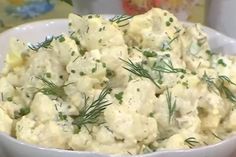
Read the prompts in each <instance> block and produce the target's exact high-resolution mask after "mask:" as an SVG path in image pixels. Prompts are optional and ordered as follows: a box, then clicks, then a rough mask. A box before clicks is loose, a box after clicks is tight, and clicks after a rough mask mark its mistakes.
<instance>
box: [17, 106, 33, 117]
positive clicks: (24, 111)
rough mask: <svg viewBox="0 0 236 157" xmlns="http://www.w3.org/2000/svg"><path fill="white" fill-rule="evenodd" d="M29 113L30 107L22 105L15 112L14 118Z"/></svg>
mask: <svg viewBox="0 0 236 157" xmlns="http://www.w3.org/2000/svg"><path fill="white" fill-rule="evenodd" d="M29 113H30V108H29V107H23V108H21V109H20V111H16V112H15V119H18V118H21V117H23V116H25V115H27V114H29Z"/></svg>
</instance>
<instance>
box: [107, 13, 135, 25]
mask: <svg viewBox="0 0 236 157" xmlns="http://www.w3.org/2000/svg"><path fill="white" fill-rule="evenodd" d="M132 17H133V16H128V15H118V16H115V17H113V18H111V19H110V21H111V22H115V23H117V24H118V26H119V27H124V26H127V25H128V24H129V20H130V19H131V18H132Z"/></svg>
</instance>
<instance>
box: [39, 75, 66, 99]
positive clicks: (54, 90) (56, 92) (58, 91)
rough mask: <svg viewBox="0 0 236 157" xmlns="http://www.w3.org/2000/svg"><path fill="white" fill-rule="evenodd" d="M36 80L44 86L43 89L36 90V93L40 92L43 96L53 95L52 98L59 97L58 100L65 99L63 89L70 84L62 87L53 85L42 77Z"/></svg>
mask: <svg viewBox="0 0 236 157" xmlns="http://www.w3.org/2000/svg"><path fill="white" fill-rule="evenodd" d="M36 78H37V79H39V80H41V81H42V82H43V84H44V87H42V88H40V89H38V91H37V92H41V93H43V94H45V95H53V96H56V97H60V98H65V97H66V93H65V90H64V87H66V86H68V85H69V84H71V83H69V84H66V85H62V86H58V85H56V84H55V83H53V82H52V81H51V80H48V79H46V78H45V77H43V76H38V77H36Z"/></svg>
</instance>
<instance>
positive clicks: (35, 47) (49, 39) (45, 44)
mask: <svg viewBox="0 0 236 157" xmlns="http://www.w3.org/2000/svg"><path fill="white" fill-rule="evenodd" d="M53 39H54V37H53V36H46V38H45V40H44V41H43V42H41V43H37V44H35V45H33V44H31V43H29V44H28V47H29V48H30V49H31V50H33V51H38V50H39V49H40V48H42V47H44V48H48V47H50V45H51V42H52V41H53Z"/></svg>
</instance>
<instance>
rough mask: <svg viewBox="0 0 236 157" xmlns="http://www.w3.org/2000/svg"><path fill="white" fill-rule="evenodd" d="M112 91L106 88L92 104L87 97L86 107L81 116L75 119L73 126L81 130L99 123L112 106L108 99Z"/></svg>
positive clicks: (85, 100)
mask: <svg viewBox="0 0 236 157" xmlns="http://www.w3.org/2000/svg"><path fill="white" fill-rule="evenodd" d="M110 91H111V89H110V88H107V87H106V88H104V89H103V90H102V91H101V93H100V94H99V96H98V98H97V99H95V100H94V101H93V102H92V103H91V104H89V103H88V101H89V97H87V96H86V95H85V98H84V107H83V108H82V109H81V110H80V112H79V115H78V116H75V117H74V121H73V122H72V124H73V125H76V126H77V127H78V128H79V129H80V128H81V127H82V126H85V127H86V125H87V124H95V123H97V122H98V117H99V116H100V115H101V114H102V113H103V111H104V110H105V109H106V107H107V106H109V105H111V103H109V101H108V100H107V99H106V96H107V94H109V93H110Z"/></svg>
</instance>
